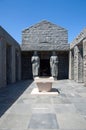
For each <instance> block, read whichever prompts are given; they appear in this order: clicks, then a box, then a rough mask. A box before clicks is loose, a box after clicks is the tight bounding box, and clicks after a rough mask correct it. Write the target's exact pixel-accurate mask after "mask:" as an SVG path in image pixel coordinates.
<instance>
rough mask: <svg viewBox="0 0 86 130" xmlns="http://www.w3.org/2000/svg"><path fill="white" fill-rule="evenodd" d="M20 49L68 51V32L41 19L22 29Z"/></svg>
mask: <svg viewBox="0 0 86 130" xmlns="http://www.w3.org/2000/svg"><path fill="white" fill-rule="evenodd" d="M21 49H22V50H23V51H31V50H32V51H33V50H38V51H39V50H40V51H43V50H44V51H48V50H49V51H51V50H59V51H66V50H67V51H68V50H69V44H68V32H67V30H66V29H64V28H62V27H60V26H57V25H55V24H52V23H51V22H48V21H42V22H40V23H38V24H36V25H34V26H31V27H29V28H27V29H25V30H24V31H22V45H21Z"/></svg>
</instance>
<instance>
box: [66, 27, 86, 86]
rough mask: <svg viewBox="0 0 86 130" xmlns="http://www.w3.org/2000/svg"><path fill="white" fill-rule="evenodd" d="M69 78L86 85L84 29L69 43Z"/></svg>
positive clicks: (85, 34)
mask: <svg viewBox="0 0 86 130" xmlns="http://www.w3.org/2000/svg"><path fill="white" fill-rule="evenodd" d="M69 61H70V62H69V79H74V80H75V81H76V82H81V83H82V82H84V84H85V86H86V29H84V30H83V31H82V32H81V33H80V35H78V36H77V38H76V39H74V41H73V42H72V43H71V45H70V59H69Z"/></svg>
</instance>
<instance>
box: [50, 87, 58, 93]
mask: <svg viewBox="0 0 86 130" xmlns="http://www.w3.org/2000/svg"><path fill="white" fill-rule="evenodd" d="M51 92H58V93H59V94H60V91H59V90H58V89H57V88H52V89H51Z"/></svg>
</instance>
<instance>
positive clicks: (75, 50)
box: [74, 46, 79, 82]
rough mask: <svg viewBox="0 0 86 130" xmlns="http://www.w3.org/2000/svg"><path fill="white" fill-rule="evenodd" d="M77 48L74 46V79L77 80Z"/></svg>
mask: <svg viewBox="0 0 86 130" xmlns="http://www.w3.org/2000/svg"><path fill="white" fill-rule="evenodd" d="M78 60H79V49H78V46H75V47H74V80H75V81H76V82H78V65H79V61H78Z"/></svg>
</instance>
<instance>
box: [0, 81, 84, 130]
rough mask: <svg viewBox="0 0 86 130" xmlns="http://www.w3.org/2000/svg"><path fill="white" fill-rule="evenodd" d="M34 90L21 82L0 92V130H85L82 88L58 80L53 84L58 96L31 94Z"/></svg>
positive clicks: (29, 85) (27, 83)
mask: <svg viewBox="0 0 86 130" xmlns="http://www.w3.org/2000/svg"><path fill="white" fill-rule="evenodd" d="M36 87H37V86H36V84H35V83H34V82H33V81H21V82H19V83H16V84H13V85H10V86H8V87H7V88H3V89H2V90H0V130H86V96H85V95H86V88H85V87H84V86H83V85H82V84H81V86H80V84H78V83H75V82H74V81H70V80H59V81H55V82H54V83H53V88H54V89H58V90H59V92H60V93H59V94H45V95H43V94H31V92H32V91H33V89H34V88H36ZM80 90H81V91H80Z"/></svg>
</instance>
